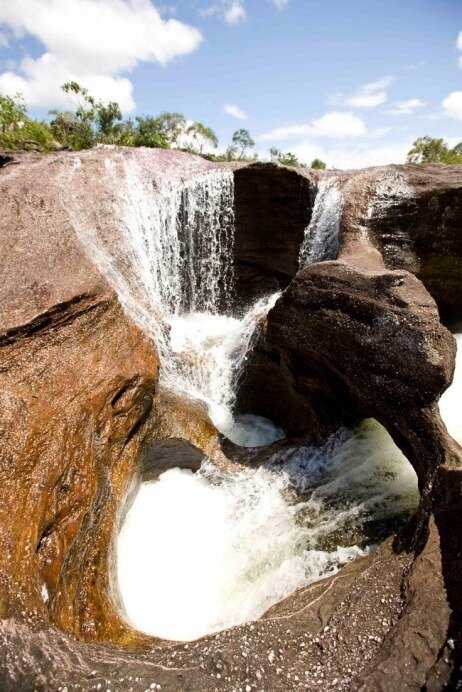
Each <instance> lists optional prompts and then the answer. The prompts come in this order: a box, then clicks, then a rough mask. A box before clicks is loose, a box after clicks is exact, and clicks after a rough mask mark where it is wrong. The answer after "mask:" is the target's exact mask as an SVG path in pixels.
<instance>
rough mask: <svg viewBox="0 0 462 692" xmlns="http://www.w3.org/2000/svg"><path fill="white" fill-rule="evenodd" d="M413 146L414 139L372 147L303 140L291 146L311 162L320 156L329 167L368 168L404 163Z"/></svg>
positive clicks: (307, 161)
mask: <svg viewBox="0 0 462 692" xmlns="http://www.w3.org/2000/svg"><path fill="white" fill-rule="evenodd" d="M411 146H412V139H410V140H406V141H402V142H392V143H390V144H388V145H384V146H381V147H372V148H370V147H369V145H368V144H367V143H364V144H362V145H361V146H358V144H356V143H355V146H354V147H353V146H351V145H348V146H338V147H337V146H336V147H332V148H331V147H323V146H320V145H319V144H316V143H313V142H301V143H300V144H298V145H296V146H294V147H291V151H293V152H294V153H295V154H296V156H298V158H299V159H300V160H301V161H303V162H305V163H308V164H309V163H310V162H311V161H312V160H313V159H314V158H320V159H322V160H323V161H325V162H326V163H327V165H328V166H329V168H343V169H347V168H367V167H368V166H384V165H386V164H389V163H404V161H405V160H406V155H407V152H408V151H409V149H410V148H411Z"/></svg>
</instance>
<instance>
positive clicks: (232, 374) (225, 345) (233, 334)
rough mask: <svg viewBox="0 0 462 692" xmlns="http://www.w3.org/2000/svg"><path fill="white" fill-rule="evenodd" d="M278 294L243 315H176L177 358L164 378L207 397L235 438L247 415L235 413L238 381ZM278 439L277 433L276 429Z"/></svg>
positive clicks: (173, 324)
mask: <svg viewBox="0 0 462 692" xmlns="http://www.w3.org/2000/svg"><path fill="white" fill-rule="evenodd" d="M278 297H279V294H278V293H275V294H273V295H271V296H268V297H265V298H262V299H261V300H259V301H257V302H256V303H255V304H254V305H253V306H252V307H251V308H250V310H248V312H247V313H246V314H245V315H244V316H243V317H242V318H241V319H237V318H236V317H231V316H229V315H224V314H221V315H219V314H212V313H210V312H190V313H187V314H183V315H176V316H173V317H172V318H171V319H170V325H171V331H170V335H169V336H170V348H171V360H170V366H169V368H168V369H167V370H166V372H165V374H164V382H165V383H166V384H167V386H169V387H170V388H173V389H179V390H183V391H184V392H186V393H187V394H188V395H189V396H191V397H193V398H197V399H201V400H203V401H205V402H206V404H207V407H208V410H209V414H210V417H211V419H212V421H213V423H214V424H215V426H216V427H217V428H218V430H220V432H222V433H224V434H225V435H228V436H230V437H231V439H233V440H234V441H238V440H236V439H235V438H236V436H238V431H239V429H241V428H242V429H243V428H244V427H245V425H244V423H245V421H244V422H242V423H241V425H240V426H239V425H238V424H236V421H235V420H234V416H233V413H232V409H233V404H234V401H235V391H236V381H237V378H238V377H239V373H240V370H241V366H242V364H243V362H244V360H245V358H246V356H247V354H248V352H249V349H250V348H251V346H252V340H253V339H254V338H255V335H256V327H257V325H258V323H259V321H260V320H261V319H262V318H263V317H264V316H265V315H266V314H267V312H268V310H269V309H270V308H271V307H272V306H273V305H274V303H275V302H276V300H277V298H278ZM247 423H248V421H247ZM247 427H248V425H247ZM267 430H268V432H269V428H268V426H267ZM270 437H271V436H270ZM268 439H269V438H268ZM273 439H277V438H274V435H273ZM273 439H271V441H273Z"/></svg>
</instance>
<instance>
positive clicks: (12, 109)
mask: <svg viewBox="0 0 462 692" xmlns="http://www.w3.org/2000/svg"><path fill="white" fill-rule="evenodd" d="M62 89H63V91H64V92H65V93H66V94H69V95H70V96H71V97H72V98H73V100H74V102H75V108H74V110H68V111H60V110H53V111H50V113H49V117H48V119H47V120H36V119H34V118H31V117H30V115H29V114H28V112H27V108H26V106H25V103H24V100H23V98H22V96H21V95H20V94H16V96H14V97H10V96H1V95H0V147H4V148H6V149H22V150H26V151H39V152H50V151H57V150H60V149H72V150H73V151H80V150H81V149H91V148H92V147H94V146H96V145H97V144H116V145H119V146H126V147H155V148H162V149H180V150H182V151H187V152H191V153H194V154H199V155H200V156H204V157H206V158H208V159H210V160H212V161H256V160H258V154H257V153H255V152H254V147H255V142H254V140H253V139H252V137H251V136H250V133H249V131H248V130H245V129H240V130H236V132H235V133H234V134H233V137H232V143H231V145H230V146H229V147H228V148H227V149H226V151H225V153H224V154H214V153H211V150H213V149H217V148H218V137H217V135H216V134H215V132H214V131H213V130H212V128H210V127H207V126H206V125H204V124H202V123H199V122H191V121H190V120H187V119H186V118H185V116H184V115H183V114H182V113H170V112H167V111H165V112H163V113H160V115H158V116H156V117H154V116H152V115H138V116H136V117H135V118H134V119H131V118H128V119H124V118H123V116H122V112H121V110H120V107H119V104H118V103H116V102H115V101H111V102H109V103H106V104H104V103H102V102H101V101H98V100H97V99H95V98H94V97H93V96H92V95H91V94H90V93H89V92H88V90H87V89H85V88H84V87H82V86H80V84H78V83H77V82H66V83H65V84H63V85H62ZM270 156H271V160H272V161H275V162H278V163H281V164H283V165H285V166H293V167H300V168H307V166H306V164H304V163H302V162H301V161H299V160H298V158H297V157H296V156H295V154H293V153H292V152H290V151H288V152H282V151H280V150H279V149H276V148H275V147H273V148H272V149H270ZM311 167H312V168H326V164H325V163H324V162H323V161H321V160H320V159H314V161H312V163H311Z"/></svg>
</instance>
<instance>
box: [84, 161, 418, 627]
mask: <svg viewBox="0 0 462 692" xmlns="http://www.w3.org/2000/svg"><path fill="white" fill-rule="evenodd" d="M113 165H114V164H113V163H112V162H111V161H109V160H108V163H107V167H108V173H109V174H110V175H111V176H112V175H113V178H114V180H117V184H114V189H113V190H111V194H110V197H109V199H110V201H109V202H108V203H109V204H110V215H111V218H113V219H114V223H115V227H111V229H110V232H108V233H105V231H104V229H102V226H101V224H99V223H96V222H95V221H94V220H92V219H91V217H87V218H84V216H83V215H82V212H80V214H79V215H77V214H76V217H77V216H78V218H76V228H77V231H78V232H79V235H80V237H81V239H82V242H83V243H84V244H85V246H86V247H87V249H88V251H89V253H90V254H91V256H92V258H93V259H94V261H95V262H96V263H97V265H98V266H99V267H100V269H101V271H102V272H103V273H104V274H105V275H106V277H107V278H108V280H109V281H110V282H111V284H112V285H113V286H114V288H115V289H116V290H117V292H118V294H119V297H120V300H121V302H122V304H123V306H124V308H125V310H126V311H127V313H128V314H129V315H130V316H131V317H132V318H133V319H134V320H135V321H136V323H137V324H138V325H139V326H140V327H141V328H142V329H143V330H144V331H145V332H146V334H148V335H149V336H150V337H151V338H153V339H154V340H155V342H156V344H157V347H158V350H159V355H160V358H161V381H162V384H163V386H165V387H167V388H169V389H171V390H175V391H176V392H177V393H184V394H185V395H187V396H188V397H192V398H195V399H198V400H201V401H202V402H204V403H205V405H206V406H207V409H208V412H209V415H210V417H211V419H212V421H213V423H214V424H215V426H216V427H217V428H218V430H220V431H221V432H223V433H224V434H226V435H227V436H228V437H229V438H230V439H232V440H233V441H234V442H236V443H237V444H240V445H247V446H258V445H265V444H266V445H268V444H269V443H271V442H273V441H275V440H279V439H281V438H282V437H283V436H284V431H283V430H281V429H280V428H278V427H277V426H276V425H274V424H273V423H272V422H271V421H268V420H266V419H264V418H261V417H258V416H253V415H250V414H249V415H246V416H235V414H234V410H233V406H234V403H235V391H236V382H237V378H238V377H239V372H240V368H241V365H242V363H243V362H244V360H245V358H246V355H247V353H248V352H249V349H250V348H251V347H252V342H253V339H254V337H255V333H256V327H257V325H258V324H259V322H260V320H262V319H263V318H264V317H265V315H266V314H267V313H268V311H269V310H270V309H271V307H272V305H274V303H275V301H276V300H277V298H278V295H277V294H276V295H272V296H267V297H265V298H264V299H262V300H259V301H257V302H255V303H254V305H253V306H252V307H251V308H250V309H249V310H248V311H247V312H246V314H245V315H236V314H233V312H232V310H231V308H230V306H231V305H232V304H233V301H232V300H231V297H232V291H233V271H232V267H233V240H234V213H233V202H234V200H233V193H234V190H233V176H232V173H231V172H229V171H226V170H220V171H213V172H211V173H207V174H205V175H201V176H200V177H196V178H195V179H193V180H192V181H191V182H188V183H185V184H183V183H182V184H179V183H178V184H176V185H173V184H165V185H163V186H160V187H159V186H154V185H153V184H152V180H150V179H149V176H147V174H146V173H145V172H144V171H143V170H141V168H140V167H139V166H137V165H136V164H135V163H133V162H132V163H127V162H125V163H124V169H123V179H122V180H121V179H120V175H116V172H115V171H114V170H112V167H113ZM307 203H308V202H307ZM340 211H341V193H340V189H339V186H338V182H337V181H336V180H335V178H328V179H326V180H325V181H324V182H321V183H320V185H319V188H318V192H317V196H316V200H315V204H314V210H313V215H312V221H311V223H310V226H309V228H308V229H307V231H306V234H305V240H304V242H303V246H302V248H301V251H300V263H301V265H302V266H303V265H304V264H307V263H310V262H314V261H321V260H324V259H329V258H333V257H335V256H336V254H337V251H338V231H339V219H340ZM417 500H418V492H417V485H416V478H415V474H414V471H413V470H412V468H411V466H410V465H409V463H408V462H407V461H406V460H405V459H404V457H403V455H402V454H401V452H400V451H399V450H398V449H397V448H396V446H395V445H394V444H393V442H392V441H391V438H390V437H389V436H388V434H387V433H386V432H385V430H384V429H383V428H381V426H379V425H378V424H377V423H375V422H374V421H366V422H365V423H363V425H362V426H361V427H360V428H359V429H358V430H354V431H352V430H344V429H342V430H339V431H338V432H337V433H336V434H335V435H334V436H333V437H332V438H331V439H330V440H328V441H327V442H326V444H325V445H324V446H323V447H322V448H311V447H298V448H287V447H286V448H285V449H284V451H283V452H280V453H278V454H275V453H268V459H267V462H266V463H265V464H264V465H263V466H262V467H261V468H259V469H258V470H248V471H244V472H242V473H239V474H226V473H224V472H222V471H219V470H218V469H217V468H215V467H214V466H213V465H212V464H211V463H210V462H209V461H208V460H206V459H205V460H204V462H203V465H202V468H201V470H200V471H199V472H197V473H196V474H193V473H191V472H190V471H186V470H180V469H172V470H170V471H167V472H165V473H164V474H162V476H161V477H160V478H159V479H158V480H157V481H155V482H150V483H145V484H143V486H142V487H141V489H140V492H139V494H138V496H137V497H136V499H135V502H134V504H133V506H132V508H131V510H130V511H129V513H128V516H127V519H126V521H125V524H124V526H123V527H122V530H121V532H120V536H119V541H118V579H119V585H120V591H121V594H122V598H123V602H124V606H125V609H126V614H127V617H128V619H129V620H131V621H132V622H133V624H134V625H135V626H136V627H138V628H139V629H141V630H143V631H145V632H148V633H151V634H154V635H157V636H163V637H166V638H171V639H192V638H195V637H198V636H201V635H203V634H206V633H208V632H212V631H215V630H217V629H220V628H223V627H228V626H231V625H235V624H238V623H240V622H244V621H246V620H249V619H254V618H256V617H258V616H259V615H261V614H262V613H263V612H264V610H265V609H266V608H268V607H269V606H270V605H271V604H273V603H275V602H277V601H279V600H280V599H282V598H284V597H285V596H286V595H288V594H289V593H291V592H292V591H294V590H295V589H297V588H299V587H302V586H304V585H306V584H308V583H310V582H312V581H314V580H316V579H319V578H321V577H323V576H326V575H329V574H333V573H334V572H335V571H336V570H338V569H339V568H340V567H341V566H342V565H343V564H345V563H346V562H347V561H349V560H351V559H353V558H355V557H357V556H359V555H363V554H364V553H365V552H366V551H368V550H370V549H371V546H373V545H374V544H375V543H376V542H377V541H378V540H381V539H382V538H383V537H384V536H385V535H386V534H387V532H388V533H389V532H390V531H391V530H392V529H393V527H394V526H395V524H396V526H397V525H399V524H400V523H402V521H404V520H405V518H406V517H407V516H409V513H410V512H411V511H412V510H413V509H414V507H415V506H416V503H417Z"/></svg>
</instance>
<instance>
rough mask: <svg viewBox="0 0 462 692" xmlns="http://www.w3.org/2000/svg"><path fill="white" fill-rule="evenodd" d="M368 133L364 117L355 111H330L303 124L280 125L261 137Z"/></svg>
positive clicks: (343, 136)
mask: <svg viewBox="0 0 462 692" xmlns="http://www.w3.org/2000/svg"><path fill="white" fill-rule="evenodd" d="M365 135H367V128H366V125H365V123H364V121H363V119H362V118H360V117H359V116H357V115H355V114H354V113H342V112H340V111H329V112H328V113H325V114H324V115H323V116H322V117H320V118H316V119H314V120H312V121H311V122H310V123H306V124H302V125H292V126H289V127H278V128H276V129H275V130H272V131H271V132H267V133H266V134H264V135H262V136H261V137H260V139H261V140H278V141H282V140H287V139H296V138H297V137H303V136H314V137H327V138H330V139H343V138H345V137H361V136H365Z"/></svg>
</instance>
